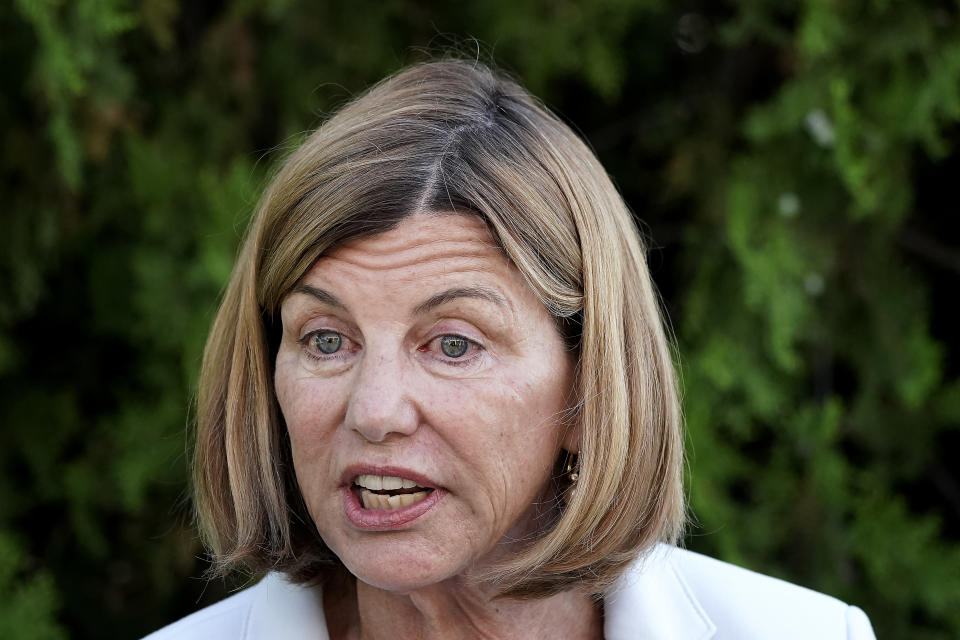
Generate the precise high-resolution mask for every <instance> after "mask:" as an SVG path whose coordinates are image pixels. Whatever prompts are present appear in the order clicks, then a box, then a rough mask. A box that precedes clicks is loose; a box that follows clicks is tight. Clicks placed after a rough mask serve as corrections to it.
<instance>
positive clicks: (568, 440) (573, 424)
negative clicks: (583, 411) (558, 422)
mask: <svg viewBox="0 0 960 640" xmlns="http://www.w3.org/2000/svg"><path fill="white" fill-rule="evenodd" d="M582 434H583V428H582V426H581V423H580V420H579V419H577V417H576V416H574V417H573V418H571V419H570V420H569V421H568V422H567V423H566V424H564V425H563V438H562V439H561V440H560V446H561V447H563V450H564V451H569V452H570V453H580V438H581V436H582Z"/></svg>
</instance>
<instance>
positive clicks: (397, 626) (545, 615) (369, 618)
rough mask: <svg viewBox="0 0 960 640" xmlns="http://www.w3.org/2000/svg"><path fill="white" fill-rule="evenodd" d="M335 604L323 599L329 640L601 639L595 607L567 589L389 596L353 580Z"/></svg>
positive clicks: (447, 590) (453, 589) (454, 586)
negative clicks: (529, 596)
mask: <svg viewBox="0 0 960 640" xmlns="http://www.w3.org/2000/svg"><path fill="white" fill-rule="evenodd" d="M354 585H355V586H354V588H352V589H347V590H345V591H342V592H341V594H343V597H342V598H338V599H337V601H336V602H334V601H331V600H328V601H327V603H326V604H327V606H326V609H327V614H328V615H327V621H328V625H329V629H330V637H331V638H332V639H334V640H340V639H350V640H354V639H357V640H380V639H386V638H391V639H392V638H421V639H422V640H431V639H434V638H438V639H439V638H443V639H444V640H449V639H455V640H470V639H475V638H531V639H536V638H544V639H547V638H571V639H582V640H595V639H597V638H602V637H603V619H602V614H601V611H600V608H599V605H597V604H596V603H595V602H594V601H593V599H592V598H591V597H590V596H589V595H588V594H586V593H583V592H581V591H578V590H568V591H564V592H561V593H559V594H556V595H553V596H550V597H547V598H541V599H537V600H515V599H506V598H499V599H494V598H492V597H490V595H488V594H486V593H484V590H483V589H482V588H478V587H476V586H475V585H468V584H466V583H465V582H463V581H461V580H450V581H448V582H445V583H442V584H437V585H431V586H429V587H426V588H423V589H417V590H415V591H410V592H405V593H402V594H401V593H394V592H390V591H384V590H382V589H377V588H376V587H371V586H370V585H368V584H365V583H363V582H360V581H359V580H354Z"/></svg>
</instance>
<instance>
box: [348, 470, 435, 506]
mask: <svg viewBox="0 0 960 640" xmlns="http://www.w3.org/2000/svg"><path fill="white" fill-rule="evenodd" d="M352 490H353V492H354V494H356V495H358V496H359V499H360V502H361V504H363V508H364V509H377V510H380V511H394V510H396V509H402V508H404V507H409V506H410V505H413V504H416V503H418V502H420V501H421V500H425V499H426V497H427V496H428V495H430V493H431V492H433V489H431V488H429V487H421V486H420V485H418V484H417V483H416V482H414V481H413V480H409V479H407V478H399V477H397V476H375V475H369V474H361V475H359V476H357V477H356V478H354V480H353V487H352Z"/></svg>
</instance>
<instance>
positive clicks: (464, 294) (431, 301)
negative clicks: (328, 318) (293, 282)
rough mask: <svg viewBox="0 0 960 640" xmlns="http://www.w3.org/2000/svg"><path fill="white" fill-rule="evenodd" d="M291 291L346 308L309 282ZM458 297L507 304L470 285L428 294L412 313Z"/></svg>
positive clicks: (499, 296)
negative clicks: (431, 294)
mask: <svg viewBox="0 0 960 640" xmlns="http://www.w3.org/2000/svg"><path fill="white" fill-rule="evenodd" d="M291 293H304V294H306V295H308V296H311V297H313V298H316V299H317V300H319V301H320V302H322V303H323V304H326V305H329V306H331V307H335V308H337V309H343V310H344V311H346V310H347V305H345V304H343V303H342V302H340V300H339V299H338V298H337V297H336V296H335V295H333V294H332V293H330V292H329V291H325V290H323V289H320V288H318V287H312V286H310V285H309V284H303V283H301V284H298V285H297V286H296V287H294V288H293V291H292V292H291ZM458 298H474V299H478V300H486V301H487V302H492V303H493V304H495V305H497V306H499V307H507V306H509V305H508V304H507V301H506V299H505V298H504V297H503V296H502V295H500V294H499V293H497V292H496V291H494V290H493V289H490V288H488V287H482V286H479V285H475V286H471V287H451V288H449V289H447V290H445V291H441V292H440V293H438V294H436V295H433V296H430V297H429V298H428V299H427V300H426V301H424V302H422V303H420V304H418V305H417V306H416V307H415V308H414V310H413V313H414V315H423V314H425V313H429V312H430V311H433V310H434V309H436V308H437V307H439V306H441V305H444V304H446V303H448V302H451V301H453V300H456V299H458Z"/></svg>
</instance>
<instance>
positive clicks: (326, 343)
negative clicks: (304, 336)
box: [310, 331, 343, 354]
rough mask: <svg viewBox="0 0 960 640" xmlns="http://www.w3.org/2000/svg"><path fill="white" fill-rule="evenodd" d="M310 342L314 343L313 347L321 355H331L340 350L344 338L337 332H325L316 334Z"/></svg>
mask: <svg viewBox="0 0 960 640" xmlns="http://www.w3.org/2000/svg"><path fill="white" fill-rule="evenodd" d="M310 342H312V343H313V346H314V347H315V348H316V349H317V351H319V352H320V353H326V354H331V353H336V352H337V351H339V350H340V346H341V345H342V344H343V338H342V337H341V335H340V334H339V333H337V332H335V331H323V332H321V333H317V334H314V335H313V337H312V338H311V339H310Z"/></svg>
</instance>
